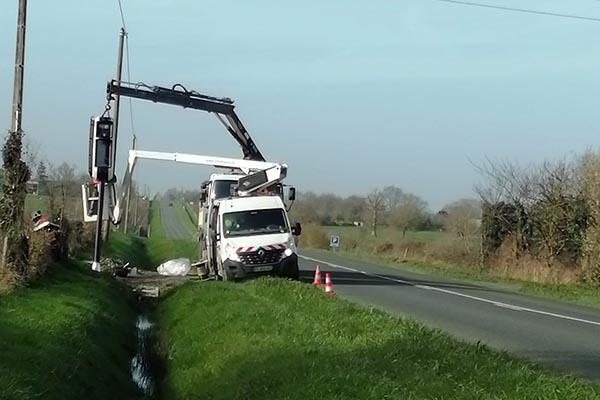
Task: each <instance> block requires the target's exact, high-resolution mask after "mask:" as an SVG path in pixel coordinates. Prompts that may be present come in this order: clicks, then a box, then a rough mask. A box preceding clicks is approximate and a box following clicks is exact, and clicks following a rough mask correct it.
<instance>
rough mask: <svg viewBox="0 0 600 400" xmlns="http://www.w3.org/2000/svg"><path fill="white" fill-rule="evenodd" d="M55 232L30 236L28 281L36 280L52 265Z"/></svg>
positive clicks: (41, 232)
mask: <svg viewBox="0 0 600 400" xmlns="http://www.w3.org/2000/svg"><path fill="white" fill-rule="evenodd" d="M54 239H55V238H54V233H53V232H46V231H40V232H31V234H30V236H29V268H28V270H27V279H28V280H35V279H37V278H39V277H40V276H42V275H43V274H44V273H45V272H46V270H47V269H48V267H49V266H50V264H51V263H52V244H53V242H54Z"/></svg>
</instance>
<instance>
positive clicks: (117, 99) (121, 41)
mask: <svg viewBox="0 0 600 400" xmlns="http://www.w3.org/2000/svg"><path fill="white" fill-rule="evenodd" d="M126 35H127V33H126V32H125V28H121V32H120V34H119V53H118V57H117V81H118V82H119V83H121V76H122V74H123V47H124V43H125V36H126ZM120 106H121V96H119V95H118V94H117V95H115V107H114V110H115V118H114V121H115V125H114V142H113V143H114V146H115V150H116V148H117V135H118V134H119V111H120ZM116 158H117V152H116V151H115V152H114V159H113V168H114V166H115V161H116Z"/></svg>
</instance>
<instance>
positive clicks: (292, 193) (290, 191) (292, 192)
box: [288, 187, 296, 201]
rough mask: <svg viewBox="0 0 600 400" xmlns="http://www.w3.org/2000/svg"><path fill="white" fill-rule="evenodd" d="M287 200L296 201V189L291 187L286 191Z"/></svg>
mask: <svg viewBox="0 0 600 400" xmlns="http://www.w3.org/2000/svg"><path fill="white" fill-rule="evenodd" d="M288 200H289V201H294V200H296V188H295V187H291V188H289V189H288Z"/></svg>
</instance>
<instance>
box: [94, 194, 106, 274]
mask: <svg viewBox="0 0 600 400" xmlns="http://www.w3.org/2000/svg"><path fill="white" fill-rule="evenodd" d="M98 185H99V186H100V187H99V189H98V220H97V221H96V238H95V243H94V260H93V261H92V270H94V271H97V272H100V271H102V268H101V266H100V246H101V245H102V214H103V212H104V185H105V184H104V182H100V183H99V184H98Z"/></svg>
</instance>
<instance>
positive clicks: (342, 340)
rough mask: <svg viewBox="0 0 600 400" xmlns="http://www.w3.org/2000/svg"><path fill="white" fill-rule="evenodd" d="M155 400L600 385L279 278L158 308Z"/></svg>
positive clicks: (191, 288)
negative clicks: (158, 388)
mask: <svg viewBox="0 0 600 400" xmlns="http://www.w3.org/2000/svg"><path fill="white" fill-rule="evenodd" d="M157 318H158V322H159V326H160V327H161V328H160V333H159V335H160V338H161V339H160V340H161V347H162V349H163V352H164V353H165V354H164V356H165V359H166V360H168V364H167V370H166V375H165V378H164V382H163V394H164V398H165V399H190V398H207V399H209V398H210V399H215V400H217V399H228V400H229V399H290V400H291V399H303V400H304V399H519V400H520V399H560V400H566V399H582V400H583V399H585V400H590V399H599V398H600V388H599V387H598V386H597V385H595V384H592V383H589V382H587V381H584V380H582V379H578V378H573V377H569V376H564V375H559V374H558V373H553V372H548V371H546V370H543V369H542V368H541V367H538V366H535V365H533V364H530V363H528V362H525V361H521V360H517V359H514V358H512V357H510V356H508V355H506V354H504V353H499V352H495V351H492V350H490V349H488V348H487V347H484V346H480V345H471V344H465V343H461V342H458V341H456V340H453V339H451V338H450V337H449V336H447V335H445V334H442V333H440V332H438V331H435V330H431V329H428V328H425V327H424V326H422V325H420V324H418V323H416V322H413V321H410V320H404V319H398V318H395V317H392V316H390V315H388V314H385V313H383V312H380V311H377V310H374V309H366V308H363V307H360V306H358V305H354V304H352V303H349V302H347V301H343V300H340V299H337V298H330V297H326V296H325V295H324V294H323V293H322V292H321V291H320V290H318V289H316V288H314V287H311V286H309V285H305V284H300V283H296V282H289V281H284V280H280V279H259V280H253V281H249V282H245V283H243V284H229V283H217V282H214V283H210V284H191V283H190V284H187V285H185V286H183V287H181V288H179V289H178V290H177V291H176V292H174V293H173V294H172V295H171V296H169V297H168V298H167V299H165V300H164V301H163V302H162V303H161V304H160V305H159V307H158V310H157Z"/></svg>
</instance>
